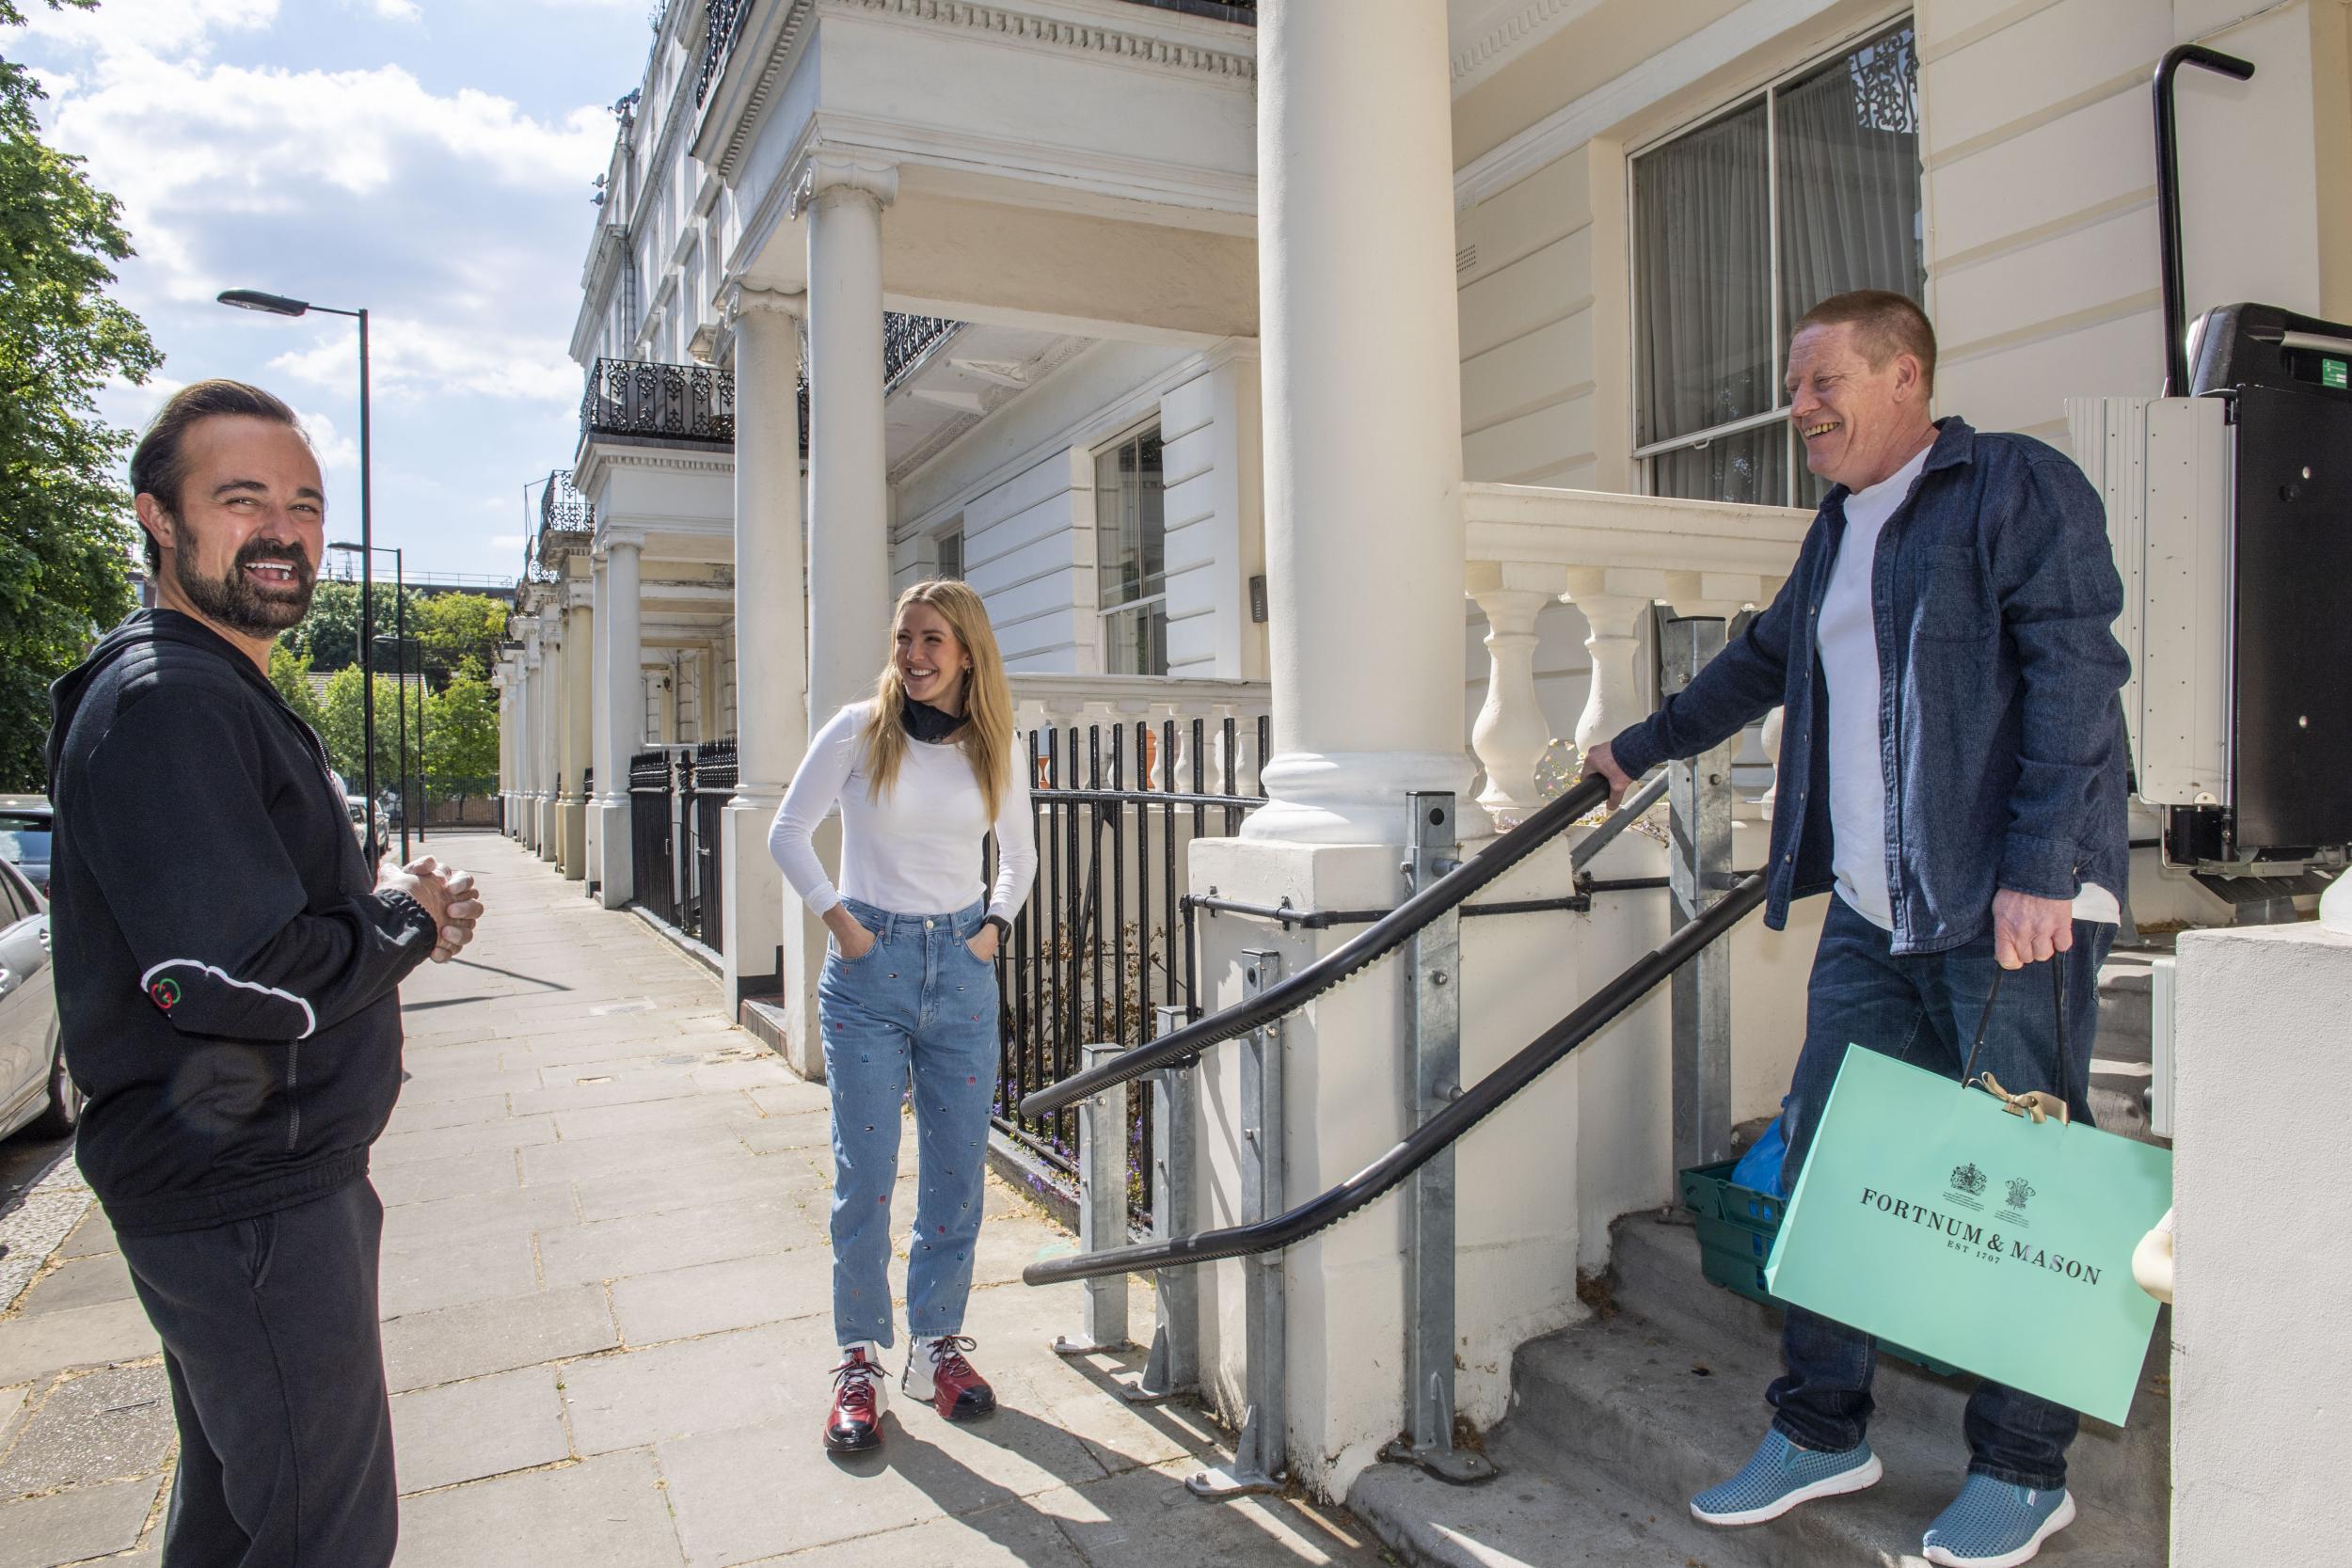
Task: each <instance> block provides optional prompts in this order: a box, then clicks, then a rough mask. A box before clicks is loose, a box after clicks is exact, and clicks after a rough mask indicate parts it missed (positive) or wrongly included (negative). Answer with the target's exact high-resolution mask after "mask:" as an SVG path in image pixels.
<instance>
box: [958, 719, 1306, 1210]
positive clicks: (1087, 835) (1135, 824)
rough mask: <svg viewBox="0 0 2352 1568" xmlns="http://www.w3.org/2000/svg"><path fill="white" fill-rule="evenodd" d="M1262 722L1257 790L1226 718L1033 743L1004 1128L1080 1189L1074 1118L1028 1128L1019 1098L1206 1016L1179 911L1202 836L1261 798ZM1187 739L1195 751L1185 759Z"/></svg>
mask: <svg viewBox="0 0 2352 1568" xmlns="http://www.w3.org/2000/svg"><path fill="white" fill-rule="evenodd" d="M1252 727H1253V729H1254V731H1255V734H1254V736H1252V737H1251V738H1253V739H1254V741H1255V746H1254V748H1253V755H1252V758H1251V764H1250V767H1249V769H1248V774H1249V780H1248V782H1249V784H1250V787H1251V790H1252V793H1249V794H1244V793H1243V792H1242V789H1241V784H1242V773H1243V769H1242V768H1241V756H1240V751H1241V745H1240V743H1241V742H1242V740H1243V732H1242V731H1241V728H1240V726H1239V725H1238V724H1236V722H1235V721H1233V720H1232V719H1227V720H1225V721H1223V722H1222V724H1221V725H1219V726H1217V727H1216V728H1214V729H1213V728H1211V727H1210V725H1209V724H1208V723H1207V722H1206V721H1203V720H1199V719H1195V720H1192V721H1190V722H1189V723H1188V724H1187V725H1184V726H1183V727H1182V728H1180V727H1179V724H1178V722H1177V721H1174V720H1168V721H1163V722H1162V723H1161V724H1160V725H1158V726H1157V727H1154V726H1153V725H1152V724H1151V723H1149V722H1145V721H1138V722H1136V723H1133V724H1116V725H1110V726H1103V725H1089V726H1088V727H1086V728H1085V729H1083V730H1081V729H1079V728H1076V727H1074V726H1073V727H1069V728H1057V729H1053V730H1039V731H1035V732H1032V733H1031V734H1030V735H1029V736H1028V737H1027V744H1028V752H1029V766H1030V768H1031V774H1030V776H1031V778H1032V780H1033V781H1034V784H1033V787H1032V792H1031V804H1032V809H1033V811H1034V813H1035V818H1036V824H1037V846H1038V876H1037V888H1036V891H1035V892H1034V893H1032V894H1031V895H1030V896H1029V901H1028V902H1027V903H1026V904H1025V905H1024V906H1023V908H1022V911H1021V915H1020V918H1019V919H1017V920H1015V921H1014V923H1013V928H1012V936H1011V939H1010V941H1009V942H1007V943H1006V946H1005V949H1004V951H1003V953H1002V954H1001V955H1000V956H999V958H997V979H998V981H999V984H1000V990H1001V994H1002V1020H1001V1029H1000V1035H1001V1037H1002V1039H1003V1042H1004V1043H1003V1047H1002V1059H1001V1062H1000V1064H999V1068H998V1073H997V1097H996V1106H995V1122H996V1126H997V1127H998V1129H999V1130H1000V1131H1002V1132H1005V1133H1006V1134H1007V1135H1008V1136H1009V1137H1011V1138H1013V1139H1014V1140H1015V1141H1017V1142H1019V1143H1021V1144H1022V1145H1024V1146H1025V1147H1026V1148H1028V1149H1029V1150H1030V1151H1031V1152H1033V1153H1034V1154H1036V1155H1037V1156H1038V1157H1039V1158H1040V1159H1041V1160H1042V1161H1043V1162H1045V1164H1048V1165H1050V1166H1052V1167H1054V1168H1055V1169H1056V1170H1057V1171H1059V1172H1061V1173H1063V1174H1064V1175H1067V1176H1069V1177H1070V1178H1071V1179H1072V1180H1073V1181H1074V1180H1075V1173H1076V1168H1077V1159H1078V1124H1077V1113H1076V1111H1075V1110H1066V1111H1062V1112H1059V1113H1057V1114H1056V1115H1054V1116H1051V1117H1046V1118H1045V1119H1043V1120H1042V1121H1035V1122H1033V1121H1030V1120H1027V1119H1026V1118H1025V1117H1022V1116H1021V1114H1020V1111H1019V1108H1018V1107H1019V1105H1020V1102H1021V1100H1022V1098H1023V1097H1024V1096H1025V1095H1026V1094H1028V1093H1029V1092H1030V1091H1031V1090H1033V1089H1038V1088H1042V1087H1043V1086H1045V1085H1048V1084H1052V1083H1057V1082H1058V1081H1060V1080H1061V1079H1064V1078H1067V1077H1069V1076H1070V1075H1071V1074H1072V1073H1073V1072H1076V1071H1077V1070H1078V1069H1080V1068H1082V1067H1084V1066H1085V1065H1086V1064H1085V1061H1084V1047H1086V1046H1087V1045H1088V1044H1090V1043H1104V1042H1109V1041H1117V1042H1119V1043H1120V1044H1124V1045H1131V1046H1132V1045H1139V1044H1142V1043H1143V1042H1144V1041H1145V1040H1147V1039H1148V1038H1150V1037H1151V1035H1152V1020H1153V1015H1154V1010H1155V1009H1157V1008H1159V1007H1162V1006H1181V1007H1183V1008H1184V1009H1185V1014H1186V1016H1187V1017H1188V1018H1199V1017H1200V1002H1199V990H1198V985H1197V969H1196V962H1195V955H1194V950H1193V915H1192V911H1191V910H1190V909H1188V908H1186V907H1185V906H1184V892H1185V885H1186V878H1187V876H1188V869H1187V868H1188V866H1189V853H1188V852H1189V849H1190V846H1191V844H1192V841H1193V840H1195V839H1198V838H1218V837H1230V836H1232V834H1234V833H1236V832H1240V831H1241V824H1242V819H1243V818H1244V817H1245V816H1248V814H1249V813H1250V812H1251V811H1253V810H1255V809H1256V808H1257V807H1258V806H1260V805H1262V804H1263V803H1264V799H1263V798H1264V786H1263V770H1264V767H1265V755H1266V746H1267V743H1268V740H1269V738H1270V736H1269V727H1270V726H1269V722H1268V721H1267V720H1265V719H1263V718H1261V719H1259V720H1257V721H1256V722H1255V724H1254V726H1252ZM1180 742H1189V745H1188V746H1187V747H1185V748H1184V761H1183V762H1181V763H1180V762H1179V744H1180ZM1212 751H1214V752H1216V759H1215V761H1214V763H1213V762H1212V759H1211V755H1210V753H1211V752H1212ZM992 875H993V867H992ZM1133 1104H1134V1106H1135V1114H1134V1117H1133V1118H1132V1123H1131V1126H1130V1130H1129V1136H1128V1162H1127V1172H1128V1209H1129V1212H1130V1214H1131V1216H1133V1217H1134V1218H1135V1219H1136V1222H1137V1223H1147V1222H1148V1220H1149V1217H1150V1216H1149V1207H1148V1200H1147V1198H1146V1196H1145V1195H1146V1193H1147V1190H1148V1187H1149V1183H1148V1181H1147V1180H1145V1178H1144V1175H1143V1173H1145V1172H1148V1171H1149V1170H1150V1169H1151V1161H1152V1128H1151V1117H1150V1116H1149V1115H1148V1114H1147V1113H1146V1111H1145V1107H1146V1105H1147V1104H1148V1101H1147V1098H1146V1097H1145V1096H1142V1095H1137V1096H1136V1097H1135V1098H1134V1101H1133Z"/></svg>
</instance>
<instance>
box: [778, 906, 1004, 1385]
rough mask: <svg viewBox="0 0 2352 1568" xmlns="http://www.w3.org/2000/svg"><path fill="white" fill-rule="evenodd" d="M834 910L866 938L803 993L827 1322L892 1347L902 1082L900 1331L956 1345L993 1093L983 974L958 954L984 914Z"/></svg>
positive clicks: (830, 957)
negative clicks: (816, 1100)
mask: <svg viewBox="0 0 2352 1568" xmlns="http://www.w3.org/2000/svg"><path fill="white" fill-rule="evenodd" d="M843 907H845V908H846V909H848V911H850V914H851V915H852V916H853V917H854V918H855V919H856V921H857V923H858V924H859V925H860V926H863V927H866V930H868V931H870V932H872V933H873V936H874V945H873V947H872V949H871V950H870V951H868V952H867V953H866V955H865V956H864V957H863V958H843V957H842V956H841V954H840V952H839V950H838V949H837V948H836V949H834V950H832V951H829V952H828V953H827V954H826V955H825V969H824V974H823V975H822V977H821V978H820V979H819V980H818V987H817V1015H818V1023H819V1026H820V1027H821V1029H822V1031H823V1034H824V1042H825V1082H826V1084H827V1085H828V1086H830V1087H831V1089H832V1091H833V1160H834V1178H833V1322H834V1334H835V1336H836V1338H838V1340H839V1342H840V1343H842V1344H844V1345H849V1344H855V1343H856V1342H858V1341H859V1340H862V1339H872V1340H874V1341H876V1342H878V1343H880V1344H882V1345H885V1346H887V1345H889V1344H890V1343H891V1342H892V1336H891V1317H890V1276H889V1270H890V1194H891V1187H892V1184H893V1183H894V1182H896V1181H897V1180H898V1140H899V1126H898V1112H899V1107H900V1105H901V1104H903V1103H904V1102H905V1101H906V1100H907V1097H908V1088H909V1085H910V1084H912V1085H913V1089H914V1133H915V1147H916V1149H917V1151H918V1156H919V1158H920V1160H921V1180H920V1182H919V1183H918V1191H917V1196H916V1198H915V1204H914V1236H913V1237H912V1239H911V1241H910V1243H909V1246H908V1259H909V1261H908V1264H907V1331H908V1332H909V1333H910V1334H914V1335H934V1336H935V1335H942V1334H956V1333H961V1331H962V1328H963V1304H964V1299H965V1297H967V1296H968V1295H970V1294H971V1291H972V1256H973V1253H974V1251H975V1249H976V1248H977V1245H978V1243H979V1236H980V1209H981V1205H982V1201H983V1193H984V1182H983V1173H984V1172H985V1171H986V1169H987V1156H988V1111H989V1105H990V1103H991V1101H993V1099H994V1098H995V1094H996V1061H997V1034H996V970H995V966H994V965H993V964H985V963H982V962H981V961H980V960H979V959H978V958H975V957H973V955H972V949H971V948H970V947H969V946H967V945H966V943H968V942H970V941H971V939H972V936H973V934H974V933H975V932H977V930H978V929H979V928H980V917H981V916H982V915H983V914H985V913H987V906H986V904H985V903H976V904H974V905H973V906H972V907H971V908H969V909H966V910H960V911H957V912H955V913H953V914H893V913H892V912H890V911H888V910H879V909H876V908H875V907H874V906H873V905H871V904H861V903H859V902H857V901H856V900H854V899H844V900H843Z"/></svg>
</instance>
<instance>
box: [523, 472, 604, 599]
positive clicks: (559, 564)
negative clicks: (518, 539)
mask: <svg viewBox="0 0 2352 1568" xmlns="http://www.w3.org/2000/svg"><path fill="white" fill-rule="evenodd" d="M595 531H596V508H595V507H594V506H592V505H591V504H589V500H588V498H587V497H585V496H583V495H581V494H580V492H579V491H578V490H575V489H573V488H572V471H571V469H569V468H558V469H556V470H555V471H554V472H553V473H551V474H549V475H548V483H547V486H546V487H545V488H544V489H542V490H541V491H540V492H539V531H538V532H537V533H536V534H534V535H532V537H531V538H530V539H528V540H525V541H524V543H523V576H522V580H523V582H525V583H533V582H541V583H547V582H556V581H560V580H561V579H562V578H563V575H564V557H565V556H567V555H569V554H571V553H572V552H573V551H574V550H578V549H585V548H586V547H587V546H588V541H589V538H590V537H591V535H592V534H593V533H594V532H595Z"/></svg>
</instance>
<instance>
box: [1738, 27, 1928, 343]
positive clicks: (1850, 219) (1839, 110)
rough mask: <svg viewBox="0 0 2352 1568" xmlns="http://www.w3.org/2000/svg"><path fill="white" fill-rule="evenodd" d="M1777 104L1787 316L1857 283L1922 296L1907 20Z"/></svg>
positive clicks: (1913, 65)
mask: <svg viewBox="0 0 2352 1568" xmlns="http://www.w3.org/2000/svg"><path fill="white" fill-rule="evenodd" d="M1776 108H1777V111H1778V120H1779V138H1780V148H1779V153H1780V196H1781V227H1780V248H1781V304H1782V308H1783V309H1784V310H1785V311H1786V312H1787V314H1786V315H1785V316H1784V317H1783V319H1784V320H1786V321H1790V322H1793V321H1795V320H1796V319H1797V318H1798V317H1799V316H1801V315H1803V314H1804V312H1805V311H1807V310H1809V309H1812V308H1813V307H1814V306H1816V305H1818V304H1820V302H1821V301H1822V300H1824V299H1827V298H1828V297H1829V296H1830V295H1832V294H1836V293H1845V292H1846V291H1847V290H1849V289H1890V290H1892V291H1894V292H1895V293H1899V294H1908V295H1909V296H1910V297H1911V298H1913V299H1915V300H1922V301H1924V300H1925V298H1926V295H1927V274H1926V271H1925V268H1924V266H1923V264H1922V260H1921V247H1920V238H1921V236H1920V211H1919V89H1918V60H1917V55H1916V54H1915V52H1914V49H1913V40H1912V33H1911V29H1910V28H1908V27H1905V28H1902V29H1900V30H1899V31H1897V32H1894V33H1889V34H1887V35H1885V36H1884V37H1883V38H1880V39H1877V40H1873V41H1872V42H1869V43H1867V44H1865V45H1863V46H1862V47H1861V48H1860V49H1857V50H1855V51H1854V52H1853V53H1852V54H1851V55H1847V56H1846V57H1845V58H1843V59H1841V60H1837V61H1836V62H1834V63H1833V64H1831V65H1830V66H1828V67H1826V68H1825V69H1823V70H1822V71H1819V72H1818V73H1816V74H1815V75H1813V76H1810V77H1807V78H1806V79H1805V80H1804V81H1802V82H1799V83H1796V84H1795V85H1793V86H1791V87H1788V88H1787V89H1785V90H1784V91H1783V92H1782V93H1781V95H1780V102H1779V103H1778V104H1777V105H1776Z"/></svg>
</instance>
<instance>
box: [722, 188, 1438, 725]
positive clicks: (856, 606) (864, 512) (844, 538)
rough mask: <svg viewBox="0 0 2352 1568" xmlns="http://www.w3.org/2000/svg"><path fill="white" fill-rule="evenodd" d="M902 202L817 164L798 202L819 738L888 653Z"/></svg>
mask: <svg viewBox="0 0 2352 1568" xmlns="http://www.w3.org/2000/svg"><path fill="white" fill-rule="evenodd" d="M897 197H898V170H897V169H896V168H893V167H891V166H888V165H877V164H866V163H860V162H856V161H853V160H850V159H847V158H841V157H837V156H834V155H831V154H824V153H819V154H817V155H815V156H813V157H811V158H810V159H809V160H808V162H807V164H806V165H805V166H804V167H803V169H802V171H801V176H800V182H799V184H798V186H797V188H796V194H795V196H794V201H795V204H796V205H797V206H798V207H799V209H800V210H802V211H803V212H805V213H806V214H808V305H807V309H808V360H809V366H808V396H809V416H808V423H809V436H808V491H809V508H808V509H809V518H810V523H811V528H810V532H809V547H808V597H809V604H810V607H811V609H812V611H813V616H812V624H811V628H810V629H811V634H812V635H811V637H810V639H809V654H808V660H809V666H808V704H809V718H810V721H811V724H812V727H814V726H815V725H820V724H822V723H823V722H824V721H826V720H828V719H830V718H832V717H833V715H834V713H835V712H836V711H837V710H838V709H839V708H840V707H841V706H842V705H844V704H846V703H850V702H853V701H855V700H856V699H857V698H859V697H861V696H863V695H865V694H866V692H867V691H868V690H870V689H872V687H873V684H874V673H875V672H876V671H877V670H879V669H881V668H882V659H883V657H884V656H885V655H886V654H887V653H888V652H889V648H888V643H889V641H890V638H889V631H890V485H889V477H888V473H887V470H886V468H885V467H884V459H883V453H882V208H883V207H885V206H887V205H888V204H889V203H890V202H891V201H892V200H894V199H896V198H897ZM1454 373H1455V374H1456V375H1457V376H1458V375H1459V374H1460V372H1459V371H1458V369H1457V370H1456V372H1454ZM741 395H742V392H741V387H740V385H738V388H737V396H738V397H740V396H741ZM738 580H740V578H739V579H738ZM1460 684H1461V683H1460V682H1459V681H1458V680H1457V681H1456V682H1455V683H1454V685H1455V690H1456V693H1457V700H1458V692H1459V690H1460Z"/></svg>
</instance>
